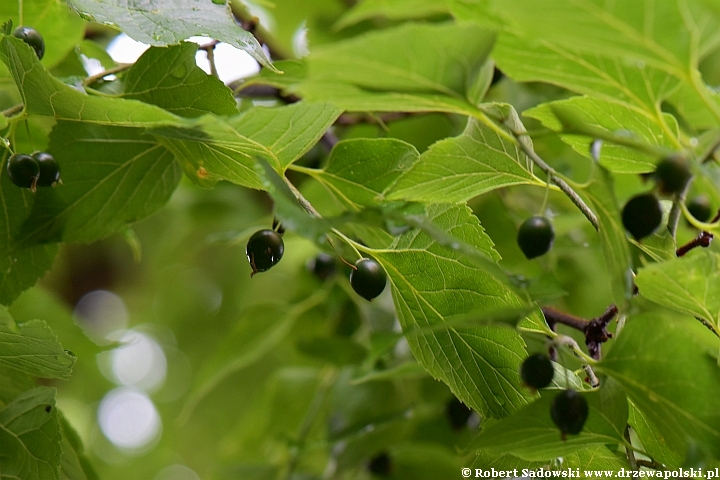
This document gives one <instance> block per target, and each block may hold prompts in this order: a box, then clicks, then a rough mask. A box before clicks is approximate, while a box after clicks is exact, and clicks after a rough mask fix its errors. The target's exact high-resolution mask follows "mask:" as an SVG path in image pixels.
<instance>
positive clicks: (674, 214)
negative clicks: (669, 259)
mask: <svg viewBox="0 0 720 480" xmlns="http://www.w3.org/2000/svg"><path fill="white" fill-rule="evenodd" d="M691 184H692V178H690V179H689V180H688V181H687V183H685V187H683V189H682V191H681V192H680V193H679V194H678V196H677V197H676V198H675V199H673V205H672V208H671V209H670V214H669V215H668V223H667V229H668V232H670V235H671V236H672V237H673V238H675V234H676V233H677V227H678V223H679V222H680V213H681V211H682V207H681V205H683V204H685V197H686V196H687V192H688V191H689V190H690V185H691Z"/></svg>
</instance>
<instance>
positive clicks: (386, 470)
mask: <svg viewBox="0 0 720 480" xmlns="http://www.w3.org/2000/svg"><path fill="white" fill-rule="evenodd" d="M367 469H368V471H369V472H370V473H372V474H374V475H378V476H381V477H387V476H389V475H390V472H392V460H391V459H390V455H388V454H387V453H385V452H382V453H378V454H377V455H375V456H374V457H373V458H371V459H370V461H369V462H368V465H367Z"/></svg>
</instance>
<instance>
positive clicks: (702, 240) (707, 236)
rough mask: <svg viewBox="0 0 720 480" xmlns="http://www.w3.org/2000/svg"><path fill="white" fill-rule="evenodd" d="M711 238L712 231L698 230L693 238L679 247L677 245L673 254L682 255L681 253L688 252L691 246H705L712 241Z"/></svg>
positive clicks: (712, 236)
mask: <svg viewBox="0 0 720 480" xmlns="http://www.w3.org/2000/svg"><path fill="white" fill-rule="evenodd" d="M713 238H714V235H713V234H712V233H710V232H706V231H704V230H703V231H702V232H700V233H699V234H698V236H697V237H695V238H693V239H692V240H690V241H689V242H688V243H686V244H685V245H682V246H681V247H679V248H678V249H677V250H676V251H675V255H677V256H678V257H682V256H683V255H685V254H686V253H688V252H689V251H690V250H692V249H693V248H697V247H703V248H707V247H709V246H710V244H711V243H712V240H713Z"/></svg>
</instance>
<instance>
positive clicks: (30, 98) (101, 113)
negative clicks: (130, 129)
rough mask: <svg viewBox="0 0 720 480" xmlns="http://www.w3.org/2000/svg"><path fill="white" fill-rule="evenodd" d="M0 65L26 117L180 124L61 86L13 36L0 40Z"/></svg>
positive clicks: (154, 110) (130, 103)
mask: <svg viewBox="0 0 720 480" xmlns="http://www.w3.org/2000/svg"><path fill="white" fill-rule="evenodd" d="M0 61H2V62H3V63H5V65H6V66H7V67H8V69H9V70H10V74H11V75H12V78H13V79H14V80H15V83H16V85H17V87H18V89H19V90H20V96H21V98H22V101H23V103H24V105H25V112H26V113H28V114H31V115H41V116H46V117H54V118H56V119H58V120H72V121H78V122H90V123H102V124H109V125H128V126H136V127H145V126H151V125H168V124H170V125H171V124H175V123H178V122H179V121H180V119H179V118H178V117H176V116H175V115H172V114H171V113H169V112H166V111H165V110H163V109H161V108H158V107H156V106H154V105H148V104H146V103H143V102H138V101H136V100H125V99H122V98H109V97H97V96H89V95H86V94H84V93H81V92H79V91H78V90H76V89H74V88H72V87H70V86H68V85H65V84H64V83H62V82H61V81H60V80H58V79H56V78H54V77H53V76H51V75H50V74H49V73H48V72H47V70H45V67H43V66H42V64H41V63H40V61H39V60H38V59H37V55H35V51H34V50H33V49H32V48H30V47H29V46H28V45H27V44H25V42H23V41H22V40H20V39H18V38H15V37H13V36H3V37H2V38H0Z"/></svg>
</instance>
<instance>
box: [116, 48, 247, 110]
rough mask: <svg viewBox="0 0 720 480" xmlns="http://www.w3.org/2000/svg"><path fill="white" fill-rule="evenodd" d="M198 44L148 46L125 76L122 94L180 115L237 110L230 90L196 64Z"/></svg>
mask: <svg viewBox="0 0 720 480" xmlns="http://www.w3.org/2000/svg"><path fill="white" fill-rule="evenodd" d="M197 48H198V47H197V45H196V44H194V43H185V42H183V43H181V44H180V45H174V46H170V47H165V48H162V47H150V48H149V49H148V50H146V51H145V53H143V54H142V56H141V57H140V58H139V59H138V60H137V62H135V64H134V65H133V66H132V68H130V70H128V71H127V73H126V74H125V77H124V81H125V97H126V98H131V99H134V100H140V101H142V102H145V103H150V104H152V105H157V106H158V107H162V108H164V109H165V110H167V111H169V112H172V113H174V114H175V115H178V116H181V117H199V116H200V115H203V114H205V113H214V114H216V115H234V114H237V113H238V110H237V104H236V103H235V99H234V98H233V95H232V91H231V90H230V89H229V88H227V87H226V86H225V85H224V84H223V83H222V82H221V81H220V80H218V79H217V78H215V77H213V76H211V75H208V74H206V73H205V72H203V71H202V70H201V69H200V68H199V67H198V66H197V65H196V64H195V53H196V52H197Z"/></svg>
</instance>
